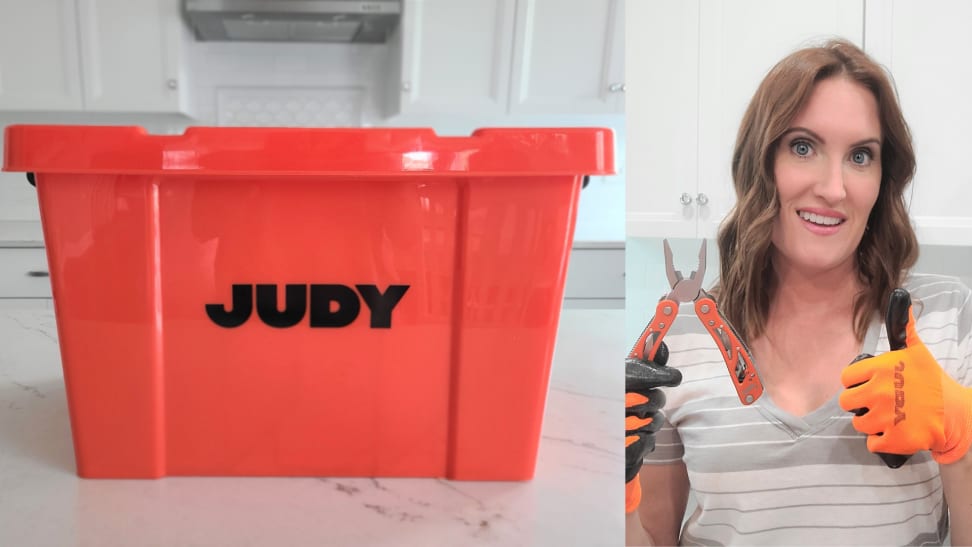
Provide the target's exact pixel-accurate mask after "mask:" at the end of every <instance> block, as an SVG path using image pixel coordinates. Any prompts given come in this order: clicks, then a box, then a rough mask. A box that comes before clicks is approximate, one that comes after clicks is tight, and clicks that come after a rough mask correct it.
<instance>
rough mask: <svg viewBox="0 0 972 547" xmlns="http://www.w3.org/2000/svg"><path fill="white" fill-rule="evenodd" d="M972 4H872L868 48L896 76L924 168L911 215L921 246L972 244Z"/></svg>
mask: <svg viewBox="0 0 972 547" xmlns="http://www.w3.org/2000/svg"><path fill="white" fill-rule="evenodd" d="M969 21H972V3H967V2H953V1H944V0H920V1H918V0H893V1H892V0H884V1H881V2H874V1H868V2H867V27H866V29H867V30H866V36H867V39H866V42H865V47H866V49H867V51H868V53H870V54H871V55H872V56H874V57H875V58H876V59H877V60H878V61H879V62H880V63H882V64H883V65H885V66H887V67H888V68H889V69H890V71H891V73H892V74H893V76H894V79H895V83H896V86H897V89H898V96H899V98H900V102H901V109H902V111H903V112H904V116H905V119H906V120H907V122H908V125H909V127H910V129H911V133H912V137H913V139H914V148H915V157H916V160H917V164H918V168H917V172H916V173H915V178H914V181H913V185H912V188H911V190H910V191H909V192H907V193H906V197H910V198H911V199H910V205H911V207H910V213H911V217H912V219H913V220H914V223H915V225H916V229H917V232H918V239H919V241H920V242H921V243H923V244H934V245H966V246H968V245H970V244H972V212H970V209H969V203H972V170H970V169H969V165H968V164H967V163H966V161H965V160H966V157H965V156H964V155H963V154H964V152H965V151H966V150H968V149H969V148H970V147H972V133H970V132H969V125H970V124H972V101H970V100H969V89H970V88H972V63H970V62H969V57H970V56H972V34H970V33H969Z"/></svg>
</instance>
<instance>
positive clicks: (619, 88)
mask: <svg viewBox="0 0 972 547" xmlns="http://www.w3.org/2000/svg"><path fill="white" fill-rule="evenodd" d="M627 90H628V86H626V85H624V84H622V83H613V84H611V85H609V86H608V91H610V92H611V93H624V92H625V91H627Z"/></svg>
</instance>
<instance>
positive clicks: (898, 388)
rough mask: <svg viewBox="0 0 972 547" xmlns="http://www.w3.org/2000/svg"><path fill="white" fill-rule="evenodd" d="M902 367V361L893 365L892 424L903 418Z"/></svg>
mask: <svg viewBox="0 0 972 547" xmlns="http://www.w3.org/2000/svg"><path fill="white" fill-rule="evenodd" d="M904 368H905V364H904V361H898V364H897V365H895V366H894V425H898V422H901V421H903V420H904V419H905V413H904V404H905V395H904Z"/></svg>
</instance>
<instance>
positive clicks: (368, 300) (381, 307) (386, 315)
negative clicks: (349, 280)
mask: <svg viewBox="0 0 972 547" xmlns="http://www.w3.org/2000/svg"><path fill="white" fill-rule="evenodd" d="M355 287H357V288H358V292H359V293H361V298H363V299H364V301H365V304H367V305H368V309H370V310H371V328H373V329H390V328H391V314H392V310H393V309H395V306H397V305H398V302H399V301H400V300H401V299H402V297H403V296H405V291H407V290H408V285H389V286H388V290H386V291H385V294H381V292H379V291H378V287H377V286H375V285H355Z"/></svg>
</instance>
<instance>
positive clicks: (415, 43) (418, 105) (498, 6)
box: [388, 0, 624, 117]
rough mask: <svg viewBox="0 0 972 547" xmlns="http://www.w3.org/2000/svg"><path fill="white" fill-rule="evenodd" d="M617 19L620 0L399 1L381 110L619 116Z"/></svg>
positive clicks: (620, 73)
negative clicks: (389, 92) (390, 91)
mask: <svg viewBox="0 0 972 547" xmlns="http://www.w3.org/2000/svg"><path fill="white" fill-rule="evenodd" d="M623 21H624V0H406V1H405V3H404V5H403V15H402V25H401V29H400V31H399V32H398V33H397V35H396V36H395V37H394V38H393V41H392V48H394V50H393V52H392V54H391V57H392V58H391V63H392V64H391V66H390V69H389V72H395V73H396V74H398V73H399V71H400V82H397V87H398V88H399V89H397V90H394V92H395V93H397V94H398V96H394V95H393V96H392V99H391V101H390V107H389V109H388V110H389V112H388V113H389V114H390V115H396V114H416V113H419V114H427V113H434V114H460V115H463V116H481V117H485V116H491V117H494V116H498V115H500V116H501V115H506V114H516V115H519V114H523V115H532V114H605V113H622V112H624V93H623V90H624V25H623ZM399 49H400V51H398V50H399ZM399 61H400V66H395V63H397V62H399ZM392 85H396V84H392Z"/></svg>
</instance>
